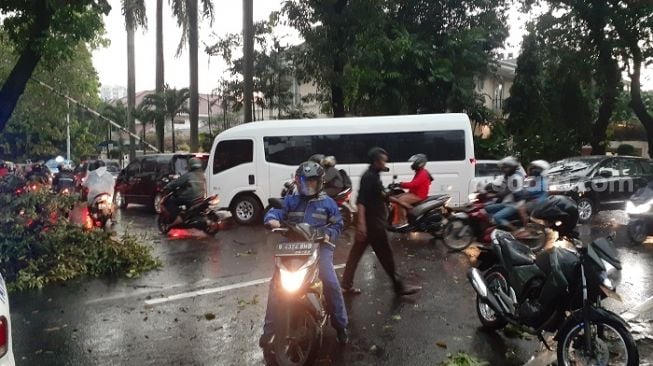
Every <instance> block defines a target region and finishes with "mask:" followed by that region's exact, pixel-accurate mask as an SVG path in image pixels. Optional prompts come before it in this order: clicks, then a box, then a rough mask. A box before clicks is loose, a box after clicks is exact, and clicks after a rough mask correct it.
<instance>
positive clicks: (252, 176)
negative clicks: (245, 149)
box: [249, 174, 255, 185]
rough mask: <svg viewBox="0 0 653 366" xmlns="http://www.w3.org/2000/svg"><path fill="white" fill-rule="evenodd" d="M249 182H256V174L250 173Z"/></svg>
mask: <svg viewBox="0 0 653 366" xmlns="http://www.w3.org/2000/svg"><path fill="white" fill-rule="evenodd" d="M249 184H250V185H253V184H255V181H254V174H250V175H249Z"/></svg>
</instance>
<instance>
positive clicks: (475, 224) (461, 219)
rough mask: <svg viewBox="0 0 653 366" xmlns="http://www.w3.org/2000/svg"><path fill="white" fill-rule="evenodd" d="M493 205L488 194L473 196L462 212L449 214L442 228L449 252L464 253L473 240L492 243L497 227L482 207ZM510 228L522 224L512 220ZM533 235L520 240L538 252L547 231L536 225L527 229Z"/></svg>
mask: <svg viewBox="0 0 653 366" xmlns="http://www.w3.org/2000/svg"><path fill="white" fill-rule="evenodd" d="M489 203H492V199H491V195H489V194H487V193H474V194H471V195H470V197H469V204H468V205H467V206H465V207H463V208H462V209H459V210H456V211H454V212H452V213H451V215H450V217H449V220H448V222H447V225H446V226H445V228H444V242H445V244H446V245H447V247H449V248H451V249H452V250H464V249H466V248H467V247H468V246H470V245H471V244H472V243H473V242H474V241H479V242H481V243H483V244H485V245H489V244H490V243H491V238H490V236H491V234H492V232H493V231H494V230H495V229H496V228H497V226H496V224H495V223H494V222H493V221H492V217H491V216H490V215H489V214H488V213H487V212H486V211H485V207H486V206H487V205H488V204H489ZM510 223H511V224H512V225H513V226H517V227H520V226H522V225H523V224H522V221H521V220H519V219H513V220H511V222H510ZM526 229H528V230H529V231H530V232H532V233H534V234H533V235H531V236H530V237H529V238H527V239H522V240H523V243H524V244H527V245H528V246H529V247H530V248H531V249H532V250H533V251H535V252H537V251H540V250H541V249H542V248H544V246H545V244H546V232H545V230H544V229H543V228H542V227H541V225H538V224H536V223H532V222H531V223H529V224H528V225H527V226H526Z"/></svg>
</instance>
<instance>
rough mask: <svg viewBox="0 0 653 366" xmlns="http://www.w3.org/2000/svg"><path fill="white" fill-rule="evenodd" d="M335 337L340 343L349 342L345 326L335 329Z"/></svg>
mask: <svg viewBox="0 0 653 366" xmlns="http://www.w3.org/2000/svg"><path fill="white" fill-rule="evenodd" d="M336 333H337V334H336V339H337V340H338V343H340V344H349V332H348V331H347V328H341V329H336Z"/></svg>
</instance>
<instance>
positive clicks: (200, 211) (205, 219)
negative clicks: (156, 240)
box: [157, 192, 223, 235]
mask: <svg viewBox="0 0 653 366" xmlns="http://www.w3.org/2000/svg"><path fill="white" fill-rule="evenodd" d="M173 194H174V192H164V196H163V198H161V202H160V203H159V208H160V210H161V211H160V213H159V215H158V217H157V226H158V227H159V231H161V233H162V234H167V233H168V232H169V231H170V230H171V229H172V228H175V227H178V228H192V229H199V230H202V231H204V232H205V233H207V234H208V235H215V234H216V233H217V232H218V231H219V230H220V227H221V226H222V222H223V217H222V214H221V213H220V212H219V211H218V204H219V203H220V199H219V198H218V195H213V196H210V197H207V198H204V199H202V200H199V201H198V202H197V203H195V204H193V205H192V206H190V207H186V206H181V210H180V211H179V216H181V218H182V223H181V224H179V225H176V226H173V225H172V223H173V222H174V221H175V217H173V216H172V215H171V214H170V212H169V211H168V209H167V208H166V202H167V201H168V200H169V199H170V198H171V197H172V196H173Z"/></svg>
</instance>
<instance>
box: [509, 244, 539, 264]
mask: <svg viewBox="0 0 653 366" xmlns="http://www.w3.org/2000/svg"><path fill="white" fill-rule="evenodd" d="M504 244H505V245H503V248H505V250H506V252H507V254H508V257H509V258H510V261H511V262H512V264H513V265H514V266H527V265H529V264H533V263H535V254H533V251H532V250H531V248H529V247H527V246H526V245H524V244H522V243H520V242H519V241H518V240H517V239H504Z"/></svg>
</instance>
